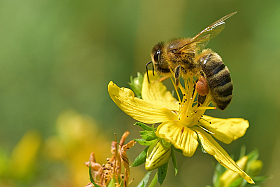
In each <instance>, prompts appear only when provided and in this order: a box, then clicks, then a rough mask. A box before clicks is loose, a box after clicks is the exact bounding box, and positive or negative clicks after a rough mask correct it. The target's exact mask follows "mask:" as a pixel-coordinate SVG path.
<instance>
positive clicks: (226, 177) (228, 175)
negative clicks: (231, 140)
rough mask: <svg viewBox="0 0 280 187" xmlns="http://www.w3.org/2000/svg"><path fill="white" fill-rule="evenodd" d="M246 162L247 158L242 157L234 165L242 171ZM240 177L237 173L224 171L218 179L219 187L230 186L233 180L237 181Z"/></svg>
mask: <svg viewBox="0 0 280 187" xmlns="http://www.w3.org/2000/svg"><path fill="white" fill-rule="evenodd" d="M247 161H248V156H244V157H242V158H241V159H240V160H238V161H237V162H236V164H237V165H238V166H239V167H240V168H241V169H242V170H244V169H245V167H246V164H247ZM239 177H240V176H239V175H238V173H235V172H233V171H231V170H227V171H225V172H224V173H223V174H222V175H221V177H220V186H224V187H227V186H230V185H231V183H232V182H234V181H235V180H237V179H238V178H239Z"/></svg>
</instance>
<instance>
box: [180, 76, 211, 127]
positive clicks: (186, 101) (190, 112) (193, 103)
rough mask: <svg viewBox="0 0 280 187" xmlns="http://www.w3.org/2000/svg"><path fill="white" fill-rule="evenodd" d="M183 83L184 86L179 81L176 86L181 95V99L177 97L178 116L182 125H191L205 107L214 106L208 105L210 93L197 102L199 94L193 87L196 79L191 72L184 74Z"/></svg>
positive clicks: (198, 118) (196, 120)
mask: <svg viewBox="0 0 280 187" xmlns="http://www.w3.org/2000/svg"><path fill="white" fill-rule="evenodd" d="M184 84H185V85H184V87H183V86H182V85H181V84H180V83H179V85H178V88H179V90H180V91H181V93H182V95H183V97H182V99H179V100H180V109H179V113H178V117H179V121H180V122H181V123H182V124H183V125H185V126H187V127H192V126H194V125H196V124H197V123H198V121H199V120H200V119H201V117H202V115H203V114H204V112H205V111H206V109H214V107H208V105H209V104H210V103H211V96H210V94H208V95H206V96H203V97H205V98H203V102H201V101H200V102H198V97H201V96H199V94H198V93H197V91H196V89H195V86H196V81H195V78H194V75H193V74H192V73H191V72H188V73H187V74H186V75H185V76H184ZM178 97H179V94H178Z"/></svg>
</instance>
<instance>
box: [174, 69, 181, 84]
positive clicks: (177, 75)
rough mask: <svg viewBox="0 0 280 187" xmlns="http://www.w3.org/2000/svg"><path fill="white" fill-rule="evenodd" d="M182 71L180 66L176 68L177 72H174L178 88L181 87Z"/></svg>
mask: <svg viewBox="0 0 280 187" xmlns="http://www.w3.org/2000/svg"><path fill="white" fill-rule="evenodd" d="M180 71H181V65H179V66H177V67H176V68H175V72H174V74H175V75H174V76H175V85H176V87H178V86H179V83H180V82H179V81H180V80H179V78H180Z"/></svg>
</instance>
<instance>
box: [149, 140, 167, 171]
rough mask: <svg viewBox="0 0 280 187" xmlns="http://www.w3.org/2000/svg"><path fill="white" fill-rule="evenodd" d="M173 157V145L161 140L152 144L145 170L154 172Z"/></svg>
mask: <svg viewBox="0 0 280 187" xmlns="http://www.w3.org/2000/svg"><path fill="white" fill-rule="evenodd" d="M170 156H171V144H170V143H168V142H165V141H164V140H161V139H159V140H158V141H155V142H154V143H152V144H151V145H150V147H149V149H148V152H147V158H146V163H145V169H146V170H148V171H150V170H154V169H156V168H158V167H160V166H162V165H163V164H165V163H166V162H168V160H169V158H170Z"/></svg>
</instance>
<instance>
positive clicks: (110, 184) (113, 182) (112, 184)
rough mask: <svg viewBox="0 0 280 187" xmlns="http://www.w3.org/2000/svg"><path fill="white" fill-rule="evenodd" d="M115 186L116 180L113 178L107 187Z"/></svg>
mask: <svg viewBox="0 0 280 187" xmlns="http://www.w3.org/2000/svg"><path fill="white" fill-rule="evenodd" d="M115 184H116V180H115V178H112V179H111V180H110V182H109V184H108V186H107V187H115V186H116V185H115Z"/></svg>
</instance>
